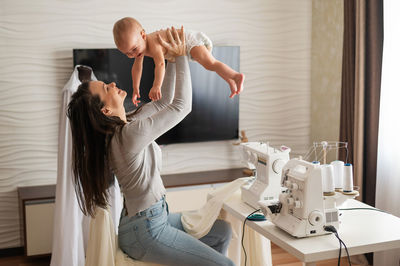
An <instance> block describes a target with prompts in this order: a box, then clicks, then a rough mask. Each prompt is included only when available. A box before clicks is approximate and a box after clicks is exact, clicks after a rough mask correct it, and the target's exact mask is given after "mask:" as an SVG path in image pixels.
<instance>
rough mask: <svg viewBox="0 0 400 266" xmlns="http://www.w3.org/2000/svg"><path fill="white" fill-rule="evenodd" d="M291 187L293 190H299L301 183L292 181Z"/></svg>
mask: <svg viewBox="0 0 400 266" xmlns="http://www.w3.org/2000/svg"><path fill="white" fill-rule="evenodd" d="M290 189H291V190H298V189H299V185H298V184H296V183H292V184H291V185H290Z"/></svg>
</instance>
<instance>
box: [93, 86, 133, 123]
mask: <svg viewBox="0 0 400 266" xmlns="http://www.w3.org/2000/svg"><path fill="white" fill-rule="evenodd" d="M89 90H90V92H91V93H92V94H93V95H99V97H100V100H101V101H102V102H103V103H104V107H103V108H102V110H101V111H102V112H103V113H104V114H105V115H110V116H120V113H121V112H122V111H123V113H124V114H125V109H124V99H125V97H126V95H127V93H126V91H124V90H121V89H119V88H117V86H116V85H115V83H114V82H111V83H109V84H105V83H104V82H102V81H91V82H90V83H89Z"/></svg>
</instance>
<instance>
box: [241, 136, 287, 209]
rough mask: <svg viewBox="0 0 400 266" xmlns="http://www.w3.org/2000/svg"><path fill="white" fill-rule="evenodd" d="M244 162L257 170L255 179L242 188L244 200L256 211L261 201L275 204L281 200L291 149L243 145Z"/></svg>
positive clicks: (247, 143)
mask: <svg viewBox="0 0 400 266" xmlns="http://www.w3.org/2000/svg"><path fill="white" fill-rule="evenodd" d="M240 145H241V148H242V156H243V160H244V161H245V162H246V163H248V164H250V165H252V166H253V167H254V168H255V177H254V179H252V180H251V181H249V182H248V183H246V184H245V185H243V186H242V187H241V190H242V200H243V201H244V202H245V203H247V204H248V205H250V206H252V207H253V208H255V209H258V208H259V204H258V202H259V201H260V200H262V201H264V202H266V204H274V203H276V202H277V201H278V200H279V194H280V193H281V191H282V188H281V174H282V168H283V166H284V165H285V164H286V163H287V162H288V161H289V153H290V148H288V147H286V146H281V147H280V148H273V147H271V146H269V144H268V143H264V142H246V143H241V144H240Z"/></svg>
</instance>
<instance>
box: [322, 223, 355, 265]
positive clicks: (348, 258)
mask: <svg viewBox="0 0 400 266" xmlns="http://www.w3.org/2000/svg"><path fill="white" fill-rule="evenodd" d="M324 230H325V231H327V232H331V233H334V234H335V236H336V238H337V239H338V240H339V245H340V247H339V259H338V266H340V258H341V256H342V244H343V246H344V248H345V250H346V253H347V260H348V262H349V266H351V261H350V255H349V251H348V250H347V246H346V244H345V243H344V242H343V240H342V239H340V237H339V234H338V232H337V230H336V228H335V227H334V226H333V225H326V226H324Z"/></svg>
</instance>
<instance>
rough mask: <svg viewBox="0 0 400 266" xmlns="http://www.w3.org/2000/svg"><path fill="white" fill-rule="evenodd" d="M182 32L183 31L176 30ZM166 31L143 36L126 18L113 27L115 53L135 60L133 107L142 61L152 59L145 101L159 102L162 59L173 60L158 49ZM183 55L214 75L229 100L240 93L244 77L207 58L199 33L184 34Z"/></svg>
mask: <svg viewBox="0 0 400 266" xmlns="http://www.w3.org/2000/svg"><path fill="white" fill-rule="evenodd" d="M180 31H183V27H182V28H181V29H180V30H178V32H179V33H181V32H180ZM169 34H171V32H170V31H169V30H160V31H156V32H152V33H149V34H146V33H145V31H144V29H143V28H142V26H141V25H140V23H139V22H138V21H137V20H135V19H134V18H130V17H126V18H122V19H120V20H118V21H117V22H116V23H115V24H114V28H113V35H114V41H115V45H116V46H117V48H118V50H120V51H121V52H122V53H123V54H125V55H126V56H128V57H129V58H135V62H134V63H133V66H132V81H133V96H132V102H133V103H134V104H135V105H136V106H137V104H138V103H140V101H139V98H140V92H139V85H140V78H141V75H142V66H143V57H144V56H149V57H152V58H153V60H154V64H155V70H154V82H153V87H152V88H151V90H150V93H149V98H150V99H151V100H153V101H157V100H159V99H161V85H162V82H163V80H164V73H165V66H164V64H165V61H164V60H165V59H167V60H168V61H171V62H173V61H174V60H175V59H174V58H171V57H169V56H168V55H167V51H166V49H165V48H164V47H163V46H162V45H161V43H160V40H159V39H158V38H159V37H161V38H162V39H164V40H167V39H168V35H169ZM185 43H186V52H187V55H188V56H189V58H190V59H192V60H195V61H197V62H199V63H200V64H201V65H202V66H203V67H205V68H206V69H208V70H212V71H215V72H216V73H217V74H218V75H219V76H221V77H222V78H223V79H224V80H225V81H226V82H227V83H228V84H229V87H230V90H231V95H230V96H229V97H230V98H232V97H233V96H235V95H236V94H239V93H240V92H241V91H242V90H243V81H244V78H245V76H244V74H242V73H238V72H236V71H235V70H233V69H232V68H230V67H229V66H227V65H226V64H224V63H222V62H220V61H218V60H216V59H215V58H214V57H213V55H212V54H211V49H212V42H211V40H210V39H209V38H208V37H207V36H206V35H205V34H204V33H202V32H194V31H189V32H185Z"/></svg>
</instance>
